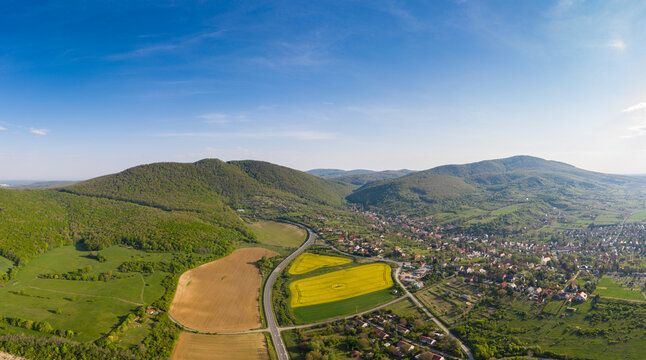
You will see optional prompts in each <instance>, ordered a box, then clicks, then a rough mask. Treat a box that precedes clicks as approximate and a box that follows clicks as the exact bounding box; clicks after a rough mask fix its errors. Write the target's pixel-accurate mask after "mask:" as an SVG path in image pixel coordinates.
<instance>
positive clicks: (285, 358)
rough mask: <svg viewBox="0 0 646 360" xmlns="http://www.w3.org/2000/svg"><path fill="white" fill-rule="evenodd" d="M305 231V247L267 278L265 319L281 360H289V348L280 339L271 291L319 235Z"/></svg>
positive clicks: (264, 295)
mask: <svg viewBox="0 0 646 360" xmlns="http://www.w3.org/2000/svg"><path fill="white" fill-rule="evenodd" d="M305 229H306V230H307V240H306V241H305V242H304V243H303V245H301V247H299V248H298V249H297V250H296V251H294V252H293V253H291V255H289V256H288V257H286V258H285V260H283V261H282V262H281V263H280V264H278V266H277V267H276V268H275V269H274V271H272V272H271V274H270V275H269V277H268V278H267V282H266V283H265V289H264V290H263V291H264V292H263V296H262V302H263V309H264V311H265V319H266V320H267V329H268V330H269V333H270V334H271V340H272V341H273V343H274V347H275V348H276V354H278V359H279V360H289V355H288V354H287V348H285V344H284V343H283V338H281V337H280V329H279V328H278V324H277V323H276V316H275V315H274V310H273V308H272V301H271V289H272V288H273V287H274V282H275V281H276V277H277V276H278V274H280V272H281V271H282V270H283V268H285V266H286V265H287V264H289V263H290V262H291V261H292V260H293V259H294V258H295V257H297V256H298V255H299V254H300V253H302V252H303V251H304V250H305V249H307V247H308V246H310V245H311V244H312V243H313V242H314V241H315V240H316V237H317V235H316V234H315V233H314V232H313V231H312V230H310V229H309V228H305Z"/></svg>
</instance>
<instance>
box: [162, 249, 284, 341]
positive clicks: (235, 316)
mask: <svg viewBox="0 0 646 360" xmlns="http://www.w3.org/2000/svg"><path fill="white" fill-rule="evenodd" d="M274 255H276V253H275V252H273V251H269V250H267V249H263V248H245V249H238V250H236V251H234V252H233V253H232V254H231V255H229V256H226V257H223V258H221V259H219V260H216V261H212V262H210V263H208V264H204V265H202V266H199V267H197V268H195V269H192V270H189V271H187V272H185V273H184V274H182V276H181V277H180V278H179V282H178V284H177V292H176V293H175V297H174V299H173V303H172V304H171V307H170V311H169V314H170V315H171V316H172V317H173V318H174V319H175V320H176V321H178V322H179V323H180V324H182V325H184V326H186V327H188V328H190V329H193V330H199V331H206V332H220V331H242V330H249V329H254V328H258V327H260V326H261V323H260V310H259V306H258V297H259V290H260V285H261V283H262V277H261V276H260V272H259V270H258V267H257V266H256V264H255V263H256V262H257V261H258V260H260V259H261V258H262V257H263V256H267V257H271V256H274Z"/></svg>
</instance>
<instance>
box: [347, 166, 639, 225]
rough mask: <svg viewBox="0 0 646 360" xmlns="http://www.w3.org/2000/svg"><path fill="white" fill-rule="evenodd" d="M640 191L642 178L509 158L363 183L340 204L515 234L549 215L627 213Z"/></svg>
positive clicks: (442, 167) (433, 169)
mask: <svg viewBox="0 0 646 360" xmlns="http://www.w3.org/2000/svg"><path fill="white" fill-rule="evenodd" d="M645 188H646V181H645V179H644V178H639V177H631V176H623V175H609V174H602V173H597V172H592V171H587V170H583V169H579V168H576V167H574V166H572V165H568V164H565V163H561V162H557V161H549V160H544V159H540V158H536V157H531V156H514V157H510V158H505V159H496V160H486V161H480V162H476V163H471V164H464V165H445V166H439V167H436V168H432V169H429V170H425V171H420V172H417V173H413V174H409V175H406V176H403V177H400V178H396V179H390V180H383V181H378V182H374V183H368V184H366V185H364V186H362V187H360V188H359V189H357V190H356V191H355V192H353V193H352V194H351V195H349V196H348V197H347V199H348V201H350V202H353V203H357V204H361V205H364V206H376V207H380V208H383V209H385V210H388V211H395V212H400V213H403V214H410V215H413V214H414V215H418V216H426V215H435V217H436V218H438V219H442V221H444V222H445V223H451V224H453V225H456V224H459V225H462V226H464V225H468V226H479V225H487V224H492V223H495V224H497V226H500V225H505V226H512V227H513V226H516V227H517V226H521V225H526V223H527V222H532V221H534V222H538V223H541V222H540V221H537V219H538V218H540V215H541V214H542V216H543V218H545V217H546V216H547V215H546V214H548V213H550V212H553V209H554V208H556V209H559V210H560V211H561V212H563V213H562V214H561V215H559V216H565V217H567V216H568V214H573V213H574V212H578V215H581V214H582V212H587V215H586V216H588V217H591V218H595V217H596V216H598V215H599V214H600V213H601V212H603V211H606V212H608V211H610V212H617V213H621V212H626V211H627V210H628V209H629V208H630V206H631V202H634V201H635V200H636V199H637V198H636V197H634V196H633V195H630V194H637V195H638V196H641V195H639V194H642V192H643V190H644V189H645ZM637 195H635V196H637ZM502 209H504V210H502ZM542 225H545V224H544V223H542ZM536 226H538V225H536ZM472 230H473V229H472Z"/></svg>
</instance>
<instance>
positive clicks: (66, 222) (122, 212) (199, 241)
mask: <svg viewBox="0 0 646 360" xmlns="http://www.w3.org/2000/svg"><path fill="white" fill-rule="evenodd" d="M349 192H350V189H349V186H348V185H347V184H341V183H338V182H335V181H331V180H325V179H321V178H317V177H315V176H312V175H309V174H306V173H303V172H300V171H297V170H292V169H289V168H286V167H283V166H278V165H274V164H270V163H266V162H260V161H235V162H229V163H227V162H223V161H220V160H217V159H205V160H201V161H198V162H195V163H192V164H186V163H155V164H149V165H142V166H137V167H133V168H130V169H127V170H125V171H122V172H120V173H117V174H112V175H106V176H102V177H98V178H95V179H91V180H87V181H83V182H80V183H75V184H72V185H68V186H63V187H59V188H56V189H46V190H45V189H42V190H12V189H4V190H2V189H0V256H4V257H6V258H8V259H10V260H12V261H14V262H16V263H18V262H21V261H25V260H28V259H30V258H33V257H35V256H36V255H38V254H40V253H43V252H45V251H47V250H48V249H51V248H53V247H57V246H61V245H65V244H75V243H77V244H78V243H80V244H82V245H83V246H84V247H87V248H91V249H97V248H102V247H105V246H108V245H112V244H126V245H129V246H133V247H135V248H138V249H144V250H153V249H154V250H162V251H189V252H191V251H193V252H203V251H211V252H221V251H225V249H230V247H231V246H232V244H233V242H234V241H236V240H244V239H253V238H254V234H253V232H252V231H251V230H250V229H249V228H248V227H247V226H246V224H245V223H244V222H243V221H242V220H241V219H240V217H239V216H238V214H237V213H236V212H235V211H234V210H233V209H232V207H234V208H238V207H245V205H246V204H247V203H246V202H247V201H249V200H250V199H257V198H261V199H269V200H268V201H266V203H267V204H268V205H267V206H270V207H271V206H274V207H279V206H285V204H300V205H301V206H302V207H311V206H316V205H323V206H332V207H340V206H341V205H342V204H343V203H344V196H346V195H347V194H348V193H349ZM277 204H280V205H277Z"/></svg>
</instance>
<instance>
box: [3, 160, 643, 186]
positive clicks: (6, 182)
mask: <svg viewBox="0 0 646 360" xmlns="http://www.w3.org/2000/svg"><path fill="white" fill-rule="evenodd" d="M517 156H529V157H536V156H532V155H514V156H510V157H517ZM536 158H538V157H536ZM502 159H505V158H496V159H482V160H478V161H475V162H472V163H476V162H481V161H491V160H502ZM539 159H542V160H546V161H556V162H560V161H558V160H554V159H543V158H539ZM202 160H221V161H225V162H229V161H264V162H270V161H266V160H258V159H231V160H223V159H217V158H203V159H198V160H196V161H161V162H162V163H163V162H170V163H180V164H191V163H195V162H198V161H202ZM156 163H159V162H152V163H145V164H138V165H135V166H145V165H152V164H156ZM270 163H271V162H270ZM472 163H447V164H440V165H437V166H433V167H429V168H424V169H407V168H397V169H377V170H375V169H367V168H351V169H341V168H311V169H304V170H303V169H295V170H299V171H302V172H305V173H307V172H309V171H314V170H341V171H358V170H365V171H373V172H380V171H399V170H408V171H412V172H419V171H425V170H430V169H433V168H435V167H439V166H450V165H469V164H472ZM272 164H275V165H279V166H286V165H282V164H276V163H272ZM565 164H567V163H565ZM567 165H572V164H567ZM572 166H574V165H572ZM287 167H288V166H287ZM575 167H576V168H578V169H582V170H588V171H592V170H589V169H583V168H580V167H578V166H575ZM130 168H131V167H128V168H124V169H121V170H118V171H116V172H113V173H106V174H100V175H97V176H94V177H89V178H82V179H64V178H53V179H42V178H36V179H9V178H7V179H1V178H0V188H3V187H4V186H3V185H10V186H11V185H29V184H35V183H39V182H58V181H72V182H82V181H86V180H91V179H93V178H96V177H100V176H105V175H113V174H117V173H120V172H122V171H125V170H128V169H130ZM605 174H608V175H622V176H646V173H630V174H622V173H605Z"/></svg>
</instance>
